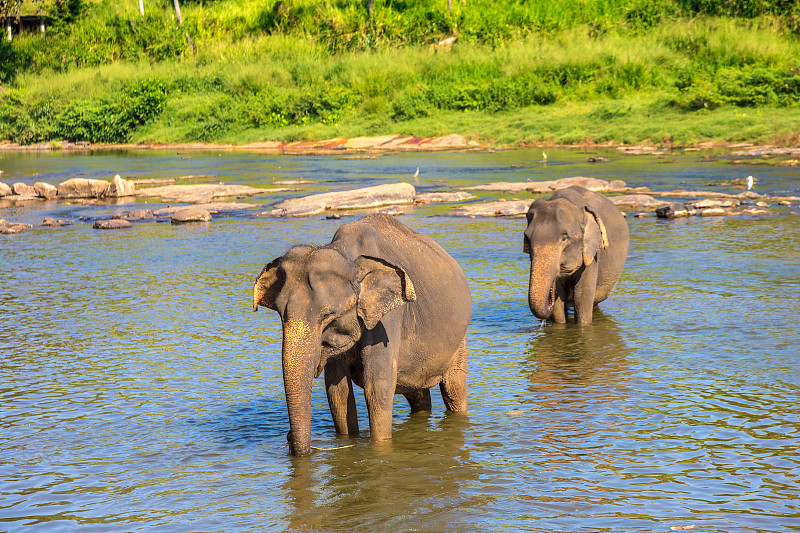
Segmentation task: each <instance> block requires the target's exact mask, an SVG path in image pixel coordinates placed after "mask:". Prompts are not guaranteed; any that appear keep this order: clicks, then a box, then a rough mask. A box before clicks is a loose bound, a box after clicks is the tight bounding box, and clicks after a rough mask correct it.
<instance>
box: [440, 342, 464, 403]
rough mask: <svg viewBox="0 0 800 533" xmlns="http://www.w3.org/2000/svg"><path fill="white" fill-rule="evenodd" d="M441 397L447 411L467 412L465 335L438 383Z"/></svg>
mask: <svg viewBox="0 0 800 533" xmlns="http://www.w3.org/2000/svg"><path fill="white" fill-rule="evenodd" d="M439 388H440V389H441V391H442V399H443V400H444V404H445V406H446V407H447V410H448V411H451V412H453V413H466V412H467V337H466V336H464V340H463V341H461V345H460V346H459V347H458V350H456V357H455V359H454V360H453V364H452V366H451V367H450V368H448V369H447V371H446V372H445V373H444V378H443V379H442V382H441V383H439Z"/></svg>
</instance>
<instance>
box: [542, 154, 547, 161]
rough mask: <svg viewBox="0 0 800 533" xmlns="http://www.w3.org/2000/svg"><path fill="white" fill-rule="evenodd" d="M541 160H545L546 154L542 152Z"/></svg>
mask: <svg viewBox="0 0 800 533" xmlns="http://www.w3.org/2000/svg"><path fill="white" fill-rule="evenodd" d="M542 161H547V154H546V153H544V152H542Z"/></svg>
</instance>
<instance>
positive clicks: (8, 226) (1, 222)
mask: <svg viewBox="0 0 800 533" xmlns="http://www.w3.org/2000/svg"><path fill="white" fill-rule="evenodd" d="M31 228H33V225H31V224H22V223H21V222H9V221H7V220H5V219H3V218H0V233H3V234H6V235H10V234H12V233H22V232H23V231H28V230H29V229H31Z"/></svg>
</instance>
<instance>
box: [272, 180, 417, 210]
mask: <svg viewBox="0 0 800 533" xmlns="http://www.w3.org/2000/svg"><path fill="white" fill-rule="evenodd" d="M414 196H415V189H414V186H413V185H410V184H408V183H394V184H389V185H376V186H374V187H365V188H363V189H353V190H349V191H338V192H326V193H322V194H313V195H311V196H305V197H302V198H292V199H289V200H284V201H283V202H281V203H279V204H278V205H276V206H275V209H273V210H272V211H271V212H265V213H262V214H268V215H272V216H280V217H303V216H310V215H318V214H320V213H324V212H325V211H331V210H335V209H365V208H370V207H382V206H385V205H399V204H410V203H412V202H413V201H414Z"/></svg>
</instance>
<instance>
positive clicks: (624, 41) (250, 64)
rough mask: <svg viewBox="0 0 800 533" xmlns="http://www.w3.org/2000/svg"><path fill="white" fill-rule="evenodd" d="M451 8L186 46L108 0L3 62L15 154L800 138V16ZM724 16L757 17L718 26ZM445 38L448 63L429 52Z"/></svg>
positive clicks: (215, 30)
mask: <svg viewBox="0 0 800 533" xmlns="http://www.w3.org/2000/svg"><path fill="white" fill-rule="evenodd" d="M444 6H446V3H445V2H443V1H441V2H438V1H437V2H428V1H426V0H422V1H419V2H411V1H408V2H397V1H396V2H382V1H377V0H376V2H375V10H374V12H373V16H372V18H370V17H369V15H368V13H367V11H366V8H365V3H358V2H344V1H341V2H328V1H312V0H294V1H292V2H286V3H283V4H281V3H279V2H272V1H267V2H248V1H244V0H228V1H222V0H219V1H216V2H208V3H204V2H200V3H189V2H185V3H184V6H183V15H184V20H185V22H186V23H185V26H184V28H178V27H177V25H176V24H175V22H174V20H173V15H172V13H171V12H170V11H167V10H165V9H162V8H160V7H159V8H158V9H156V8H153V9H152V11H150V10H149V11H148V13H147V16H146V17H145V18H144V19H142V18H141V17H140V16H139V14H138V10H137V8H136V4H135V3H133V2H128V3H123V4H120V3H114V2H111V1H109V0H98V1H96V2H93V3H90V4H86V5H84V7H83V8H82V10H81V11H80V13H79V15H76V16H77V18H76V19H75V22H73V23H71V24H70V25H69V31H63V32H61V33H59V31H60V30H58V28H56V30H54V32H53V34H52V35H48V36H46V37H45V38H42V37H41V36H38V35H29V36H22V37H20V38H18V39H15V41H13V42H12V44H11V45H9V44H8V43H4V44H3V45H2V46H0V66H2V65H3V64H5V65H11V67H10V68H9V69H7V70H6V71H5V76H6V77H5V79H6V84H5V85H3V86H0V139H9V140H13V141H16V142H22V143H33V142H39V141H44V140H51V139H66V140H73V141H76V140H88V141H92V142H134V143H181V142H194V141H203V142H224V143H237V144H238V143H247V142H254V141H260V140H279V141H291V140H315V139H321V138H330V137H353V136H359V135H381V134H389V133H405V134H412V135H420V136H428V135H443V134H448V133H461V134H464V135H466V136H468V137H470V138H473V139H476V140H479V141H483V142H490V143H496V144H501V145H515V144H524V143H580V142H624V143H641V142H654V143H678V144H685V143H691V142H697V141H701V140H708V139H712V140H727V141H740V140H751V141H759V142H768V141H769V142H794V140H795V139H796V138H797V136H798V132H800V120H798V118H799V116H800V42H798V38H797V36H796V34H795V33H793V32H794V27H795V26H794V25H793V24H794V22H793V21H794V20H795V18H793V17H795V15H797V13H800V8H797V9H795V10H794V11H792V9H793V8H792V4H791V3H788V4H787V6H788V7H786V6H783V4H781V3H780V2H771V3H768V2H761V3H752V4H750V3H747V2H743V1H739V2H735V1H729V2H726V3H724V4H719V3H715V2H711V1H706V2H705V3H703V4H702V5H701V6H700V8H702V9H700V8H698V7H697V6H694V7H692V6H693V4H692V3H691V2H689V1H688V0H686V1H684V0H680V1H666V2H657V3H652V2H643V1H638V0H633V1H629V2H622V1H619V0H605V1H603V0H596V1H579V0H571V1H567V2H559V3H555V4H554V3H552V2H545V1H544V0H532V1H529V2H521V1H512V2H508V3H506V4H504V5H500V4H498V3H494V2H488V1H484V0H470V2H467V3H462V2H459V1H457V0H456V1H455V2H454V3H453V6H454V9H453V14H452V15H451V14H449V13H447V11H446V8H445V7H444ZM715 6H716V7H715ZM720 6H722V7H724V8H725V9H727V12H726V11H725V9H722V7H720ZM782 6H783V7H782ZM146 7H147V8H148V9H150V7H151V4H146ZM795 7H796V6H795ZM712 8H713V9H712ZM790 8H791V9H790ZM692 9H694V11H692ZM748 9H749V10H750V11H749V12H748V11H747V10H748ZM714 10H716V11H719V12H720V13H722V14H727V15H742V14H746V13H745V12H747V13H750V12H752V13H751V14H754V15H758V16H757V17H756V18H742V17H738V18H736V17H730V16H725V17H718V16H709V15H706V14H703V13H704V12H712V11H714ZM737 10H738V11H737ZM759 10H760V11H759ZM449 33H457V34H458V41H457V42H456V43H455V44H454V45H453V46H452V48H444V49H437V48H436V47H434V46H433V43H436V42H438V40H440V39H441V38H442V37H443V36H445V35H448V34H449ZM187 35H190V36H191V38H192V40H193V41H194V42H195V43H197V47H198V49H197V53H196V54H193V53H192V52H191V51H190V49H189V47H188V40H187V39H186V36H187ZM4 62H5V63H4ZM2 72H3V71H2V70H0V79H3V78H2V76H3V74H2Z"/></svg>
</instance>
